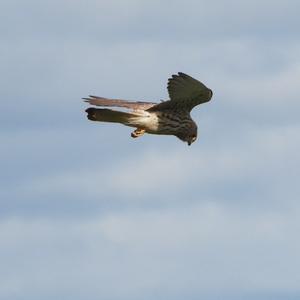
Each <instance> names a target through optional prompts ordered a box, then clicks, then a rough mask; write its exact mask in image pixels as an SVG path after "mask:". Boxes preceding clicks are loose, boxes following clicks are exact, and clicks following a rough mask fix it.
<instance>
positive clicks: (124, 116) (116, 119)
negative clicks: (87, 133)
mask: <svg viewBox="0 0 300 300" xmlns="http://www.w3.org/2000/svg"><path fill="white" fill-rule="evenodd" d="M86 112H87V118H88V119H89V120H91V121H100V122H112V123H121V124H125V125H128V126H135V124H132V119H134V118H136V117H137V116H136V115H135V114H133V113H127V112H123V111H116V110H112V109H106V108H93V107H90V108H88V109H87V110H86Z"/></svg>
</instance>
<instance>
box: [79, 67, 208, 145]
mask: <svg viewBox="0 0 300 300" xmlns="http://www.w3.org/2000/svg"><path fill="white" fill-rule="evenodd" d="M168 92H169V96H170V100H167V101H163V102H161V103H154V102H141V101H127V100H120V99H108V98H102V97H97V96H89V98H83V99H85V101H86V102H88V103H89V104H91V105H96V106H102V107H103V106H104V107H107V106H108V107H113V106H115V107H122V108H126V109H129V110H130V111H129V112H124V111H118V110H112V109H107V108H93V107H90V108H88V109H87V110H86V112H87V114H88V115H87V117H88V119H89V120H92V121H100V122H113V123H121V124H124V125H126V126H130V127H136V129H135V130H134V131H133V132H132V133H131V136H132V137H133V138H137V137H139V136H141V135H143V134H144V133H150V134H165V135H175V136H177V137H178V138H179V139H180V140H182V141H184V142H187V143H188V145H191V144H192V143H193V142H194V141H195V140H196V138H197V125H196V123H195V122H194V121H193V120H192V118H191V116H190V112H191V110H192V109H193V108H194V107H195V106H196V105H198V104H202V103H205V102H208V101H209V100H210V99H211V97H212V95H213V92H212V90H211V89H209V88H207V87H206V86H205V85H204V84H203V83H201V82H200V81H198V80H196V79H194V78H192V77H191V76H189V75H187V74H184V73H181V72H179V73H178V75H172V78H169V80H168Z"/></svg>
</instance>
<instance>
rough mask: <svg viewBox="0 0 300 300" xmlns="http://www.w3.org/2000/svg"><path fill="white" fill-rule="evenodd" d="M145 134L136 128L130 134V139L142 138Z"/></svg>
mask: <svg viewBox="0 0 300 300" xmlns="http://www.w3.org/2000/svg"><path fill="white" fill-rule="evenodd" d="M144 133H145V129H141V128H137V129H136V130H135V131H134V132H132V133H131V137H133V138H137V137H139V136H142V135H143V134H144Z"/></svg>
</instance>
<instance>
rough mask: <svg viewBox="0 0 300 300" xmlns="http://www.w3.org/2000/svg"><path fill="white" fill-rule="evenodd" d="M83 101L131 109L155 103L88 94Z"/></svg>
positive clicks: (142, 107) (138, 108)
mask: <svg viewBox="0 0 300 300" xmlns="http://www.w3.org/2000/svg"><path fill="white" fill-rule="evenodd" d="M83 99H84V100H85V102H88V103H89V104H91V105H96V106H109V107H113V106H115V107H125V108H128V109H132V110H146V109H149V108H151V107H152V106H154V105H156V104H157V103H153V102H142V101H128V100H121V99H108V98H103V97H97V96H91V95H90V96H89V97H88V98H83Z"/></svg>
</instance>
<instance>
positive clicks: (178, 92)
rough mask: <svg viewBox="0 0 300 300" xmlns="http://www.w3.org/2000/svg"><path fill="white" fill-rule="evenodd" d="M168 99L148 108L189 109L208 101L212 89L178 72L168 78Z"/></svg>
mask: <svg viewBox="0 0 300 300" xmlns="http://www.w3.org/2000/svg"><path fill="white" fill-rule="evenodd" d="M168 92H169V96H170V100H169V101H165V102H162V103H160V104H158V105H156V106H154V107H153V108H150V110H164V109H175V108H179V109H182V110H186V111H191V110H192V109H193V107H195V106H196V105H198V104H201V103H205V102H208V101H209V100H210V99H211V97H212V94H213V93H212V90H211V89H209V88H207V87H206V86H205V85H204V84H203V83H202V82H200V81H198V80H196V79H194V78H193V77H191V76H189V75H187V74H184V73H181V72H179V73H178V75H172V77H171V78H169V80H168Z"/></svg>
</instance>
